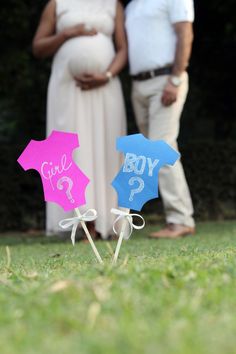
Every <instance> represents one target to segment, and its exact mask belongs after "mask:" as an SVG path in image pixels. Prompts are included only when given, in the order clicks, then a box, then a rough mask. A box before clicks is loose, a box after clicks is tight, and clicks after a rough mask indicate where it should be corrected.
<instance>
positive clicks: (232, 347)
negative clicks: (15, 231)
mask: <svg viewBox="0 0 236 354" xmlns="http://www.w3.org/2000/svg"><path fill="white" fill-rule="evenodd" d="M154 229H156V228H155V227H154V226H150V227H146V228H145V229H144V230H142V231H139V232H135V233H134V234H133V235H132V239H131V240H130V241H127V242H125V243H124V244H123V246H122V250H121V255H120V258H119V262H118V265H117V266H116V267H111V266H110V252H111V250H110V249H109V248H110V247H112V248H115V242H110V243H109V244H107V243H105V242H98V243H97V247H98V249H99V250H100V253H101V255H102V256H103V257H104V259H105V263H106V264H105V266H104V267H103V266H100V265H98V264H97V263H96V260H95V258H94V256H93V253H92V250H91V248H90V246H89V245H88V244H84V243H76V245H75V247H74V248H73V247H72V246H71V244H70V242H62V241H58V240H55V239H48V238H45V237H38V236H37V237H34V238H26V237H24V235H21V236H20V235H18V237H17V235H15V236H14V235H8V236H7V235H2V236H0V325H1V327H0V353H1V354H31V353H32V354H33V353H34V354H39V353H40V354H54V353H57V354H61V353H65V354H69V353H75V354H77V353H78V354H85V353H86V354H90V353H91V354H100V353H101V354H139V353H140V354H158V353H160V354H162V353H164V354H167V353H168V354H171V353H174V354H202V353H214V354H231V353H236V222H217V223H200V224H199V225H198V232H197V235H196V236H194V237H189V238H185V239H180V240H172V241H170V240H168V241H167V240H161V241H156V240H148V239H147V238H146V235H147V234H148V233H149V232H150V231H151V230H154Z"/></svg>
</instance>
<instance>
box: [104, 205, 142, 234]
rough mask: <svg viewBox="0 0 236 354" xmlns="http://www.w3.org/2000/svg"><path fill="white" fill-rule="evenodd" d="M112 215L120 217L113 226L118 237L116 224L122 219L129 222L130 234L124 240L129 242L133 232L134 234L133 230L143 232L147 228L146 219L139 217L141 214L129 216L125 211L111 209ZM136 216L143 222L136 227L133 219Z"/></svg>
mask: <svg viewBox="0 0 236 354" xmlns="http://www.w3.org/2000/svg"><path fill="white" fill-rule="evenodd" d="M111 213H112V214H114V215H118V217H117V218H116V220H115V221H114V224H113V231H114V233H115V234H116V235H118V232H117V230H116V224H117V222H118V221H119V220H121V219H125V220H127V222H128V224H129V227H130V232H129V234H128V235H125V236H124V239H125V240H128V239H129V238H130V236H131V235H132V232H133V229H135V230H141V229H143V228H144V226H145V220H144V218H143V217H142V216H141V215H139V214H129V213H127V212H126V211H123V210H119V209H114V208H112V209H111ZM134 216H136V217H137V218H139V219H141V220H142V225H136V224H134V223H133V217H134Z"/></svg>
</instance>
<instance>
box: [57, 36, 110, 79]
mask: <svg viewBox="0 0 236 354" xmlns="http://www.w3.org/2000/svg"><path fill="white" fill-rule="evenodd" d="M58 55H59V56H61V55H62V56H63V57H64V59H66V62H67V65H68V69H69V71H70V73H71V75H72V76H78V75H81V74H92V73H98V72H104V71H106V70H107V68H108V66H109V65H110V64H111V62H112V60H113V58H114V56H115V51H114V46H113V43H112V40H111V39H110V38H109V37H108V36H106V35H104V34H102V33H98V34H97V35H95V36H83V37H77V38H73V39H70V40H69V41H67V42H66V43H65V44H64V45H63V46H62V47H61V49H60V50H59V52H58Z"/></svg>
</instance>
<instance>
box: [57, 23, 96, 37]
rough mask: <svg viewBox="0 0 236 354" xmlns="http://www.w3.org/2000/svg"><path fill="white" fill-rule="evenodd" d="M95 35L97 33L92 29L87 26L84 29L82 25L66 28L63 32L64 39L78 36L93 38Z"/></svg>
mask: <svg viewBox="0 0 236 354" xmlns="http://www.w3.org/2000/svg"><path fill="white" fill-rule="evenodd" d="M96 34H97V31H96V30H95V29H94V28H92V27H89V26H87V27H86V26H85V25H84V24H81V25H76V26H72V27H68V28H65V30H64V35H65V37H66V39H70V38H74V37H79V36H95V35H96Z"/></svg>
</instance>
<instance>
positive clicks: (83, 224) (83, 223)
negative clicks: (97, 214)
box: [75, 208, 103, 264]
mask: <svg viewBox="0 0 236 354" xmlns="http://www.w3.org/2000/svg"><path fill="white" fill-rule="evenodd" d="M75 212H76V214H77V215H78V217H81V214H80V211H79V209H78V208H75ZM81 225H82V227H83V229H84V232H85V234H86V236H87V238H88V240H89V243H90V245H91V247H92V249H93V252H94V253H95V256H96V257H97V260H98V262H99V263H100V264H103V260H102V258H101V256H100V254H99V252H98V250H97V248H96V246H95V244H94V242H93V239H92V237H91V235H90V233H89V231H88V228H87V225H86V223H85V221H81Z"/></svg>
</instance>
